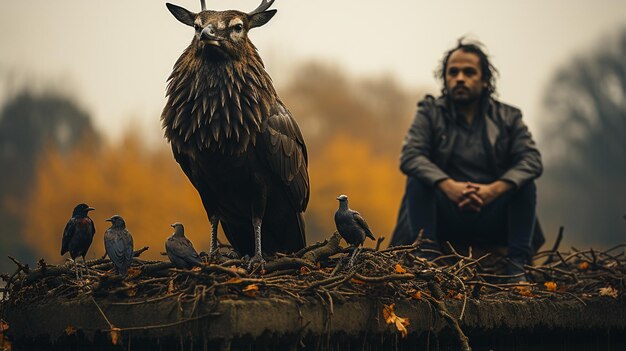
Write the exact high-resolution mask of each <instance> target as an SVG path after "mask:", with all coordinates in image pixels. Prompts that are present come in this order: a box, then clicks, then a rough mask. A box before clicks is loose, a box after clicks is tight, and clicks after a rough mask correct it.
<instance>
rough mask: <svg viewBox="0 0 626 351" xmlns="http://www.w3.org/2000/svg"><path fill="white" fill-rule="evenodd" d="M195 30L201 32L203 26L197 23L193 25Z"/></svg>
mask: <svg viewBox="0 0 626 351" xmlns="http://www.w3.org/2000/svg"><path fill="white" fill-rule="evenodd" d="M193 28H194V29H195V30H200V29H201V28H202V26H201V25H199V24H197V23H195V24H194V25H193Z"/></svg>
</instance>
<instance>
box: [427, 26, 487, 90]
mask: <svg viewBox="0 0 626 351" xmlns="http://www.w3.org/2000/svg"><path fill="white" fill-rule="evenodd" d="M457 50H463V52H467V53H472V54H475V55H477V56H478V58H479V59H480V70H481V73H482V79H483V82H485V83H487V89H486V90H487V94H488V95H491V94H495V93H496V76H497V75H498V70H497V69H496V68H495V67H494V66H493V65H492V64H491V62H490V61H489V55H487V53H486V49H485V45H484V44H483V43H481V42H480V41H477V40H472V41H466V38H465V37H461V38H459V40H458V42H457V45H456V46H455V47H453V48H452V49H450V50H448V51H446V52H445V54H444V55H443V58H442V59H441V64H440V65H439V69H438V70H436V71H435V78H436V79H441V82H442V86H443V88H442V89H441V93H442V94H444V95H445V94H446V93H447V90H446V69H447V68H448V60H449V59H450V56H451V55H452V53H453V52H455V51H457Z"/></svg>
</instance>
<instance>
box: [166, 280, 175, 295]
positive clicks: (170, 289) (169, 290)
mask: <svg viewBox="0 0 626 351" xmlns="http://www.w3.org/2000/svg"><path fill="white" fill-rule="evenodd" d="M174 290H175V289H174V280H170V282H169V283H168V284H167V293H168V294H172V293H174Z"/></svg>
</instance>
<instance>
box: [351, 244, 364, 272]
mask: <svg viewBox="0 0 626 351" xmlns="http://www.w3.org/2000/svg"><path fill="white" fill-rule="evenodd" d="M359 251H361V247H359V246H355V247H354V251H352V257H350V261H349V262H348V268H352V265H353V264H354V259H355V258H356V256H357V255H358V254H359Z"/></svg>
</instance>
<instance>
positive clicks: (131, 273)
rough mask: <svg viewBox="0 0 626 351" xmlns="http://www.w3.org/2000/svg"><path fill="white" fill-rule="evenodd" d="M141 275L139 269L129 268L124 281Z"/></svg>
mask: <svg viewBox="0 0 626 351" xmlns="http://www.w3.org/2000/svg"><path fill="white" fill-rule="evenodd" d="M140 274H141V268H129V269H128V273H127V275H126V279H133V278H135V277H137V276H139V275H140Z"/></svg>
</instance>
